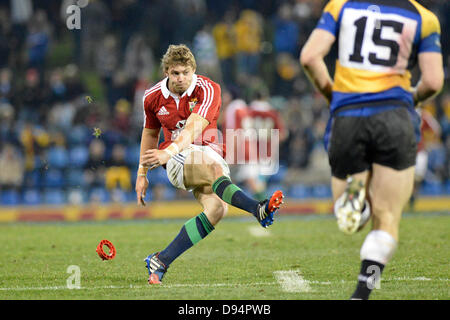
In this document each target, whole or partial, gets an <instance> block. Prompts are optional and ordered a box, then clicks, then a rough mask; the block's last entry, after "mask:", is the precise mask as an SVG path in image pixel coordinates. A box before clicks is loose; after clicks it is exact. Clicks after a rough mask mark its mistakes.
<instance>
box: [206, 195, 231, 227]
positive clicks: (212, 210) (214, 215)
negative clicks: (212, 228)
mask: <svg viewBox="0 0 450 320" xmlns="http://www.w3.org/2000/svg"><path fill="white" fill-rule="evenodd" d="M227 212H228V205H227V204H226V203H225V202H223V201H221V200H219V199H217V201H214V203H211V204H209V205H208V208H205V214H206V215H207V216H208V219H209V222H211V224H212V225H216V224H217V223H218V222H219V221H220V220H221V219H222V218H223V217H225V215H226V214H227Z"/></svg>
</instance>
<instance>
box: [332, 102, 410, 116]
mask: <svg viewBox="0 0 450 320" xmlns="http://www.w3.org/2000/svg"><path fill="white" fill-rule="evenodd" d="M386 106H396V107H404V108H410V107H411V105H410V104H409V103H407V102H406V101H403V100H397V99H389V100H381V101H370V102H364V103H354V104H348V105H345V106H342V107H339V108H337V109H336V110H335V111H334V112H333V114H334V115H336V114H338V113H340V112H342V111H347V110H354V109H362V108H376V107H386Z"/></svg>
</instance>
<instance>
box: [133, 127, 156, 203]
mask: <svg viewBox="0 0 450 320" xmlns="http://www.w3.org/2000/svg"><path fill="white" fill-rule="evenodd" d="M159 131H160V129H147V128H144V129H143V130H142V137H141V152H140V159H141V160H140V162H139V169H138V172H137V178H136V188H135V190H136V196H137V203H138V204H141V205H143V206H145V201H144V199H145V195H146V192H147V188H148V179H147V172H148V169H149V167H148V165H146V164H144V163H143V162H142V156H143V155H144V154H145V151H147V150H149V149H154V148H157V147H158V139H159Z"/></svg>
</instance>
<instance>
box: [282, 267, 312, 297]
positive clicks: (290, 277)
mask: <svg viewBox="0 0 450 320" xmlns="http://www.w3.org/2000/svg"><path fill="white" fill-rule="evenodd" d="M299 273H300V270H288V271H275V272H274V273H273V275H274V276H275V279H276V280H277V281H278V283H279V284H280V285H281V289H282V290H283V291H286V292H310V291H311V286H310V285H309V281H307V280H305V279H303V277H302V276H300V274H299Z"/></svg>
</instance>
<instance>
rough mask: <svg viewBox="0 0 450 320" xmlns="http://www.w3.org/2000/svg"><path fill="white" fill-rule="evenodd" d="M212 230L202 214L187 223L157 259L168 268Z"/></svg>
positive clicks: (206, 218)
mask: <svg viewBox="0 0 450 320" xmlns="http://www.w3.org/2000/svg"><path fill="white" fill-rule="evenodd" d="M213 230H214V226H213V225H212V224H211V222H209V220H208V217H207V216H206V214H205V213H204V212H202V213H200V214H199V215H198V216H196V217H194V218H192V219H190V220H189V221H187V222H186V223H185V224H184V226H183V227H182V228H181V230H180V233H179V234H178V235H177V236H176V237H175V239H174V240H173V241H172V242H171V243H170V244H169V245H168V246H167V248H166V249H164V250H163V251H161V252H160V253H159V256H158V258H159V259H160V260H161V261H162V262H163V263H164V264H165V265H166V266H169V265H170V264H171V263H172V262H173V261H174V260H175V259H176V258H178V257H179V256H180V255H181V254H182V253H183V252H185V251H186V250H188V249H189V248H191V247H192V246H194V245H195V244H196V243H198V242H199V241H200V240H202V239H204V238H205V237H206V236H207V235H208V234H210V233H211V232H212V231H213Z"/></svg>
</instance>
